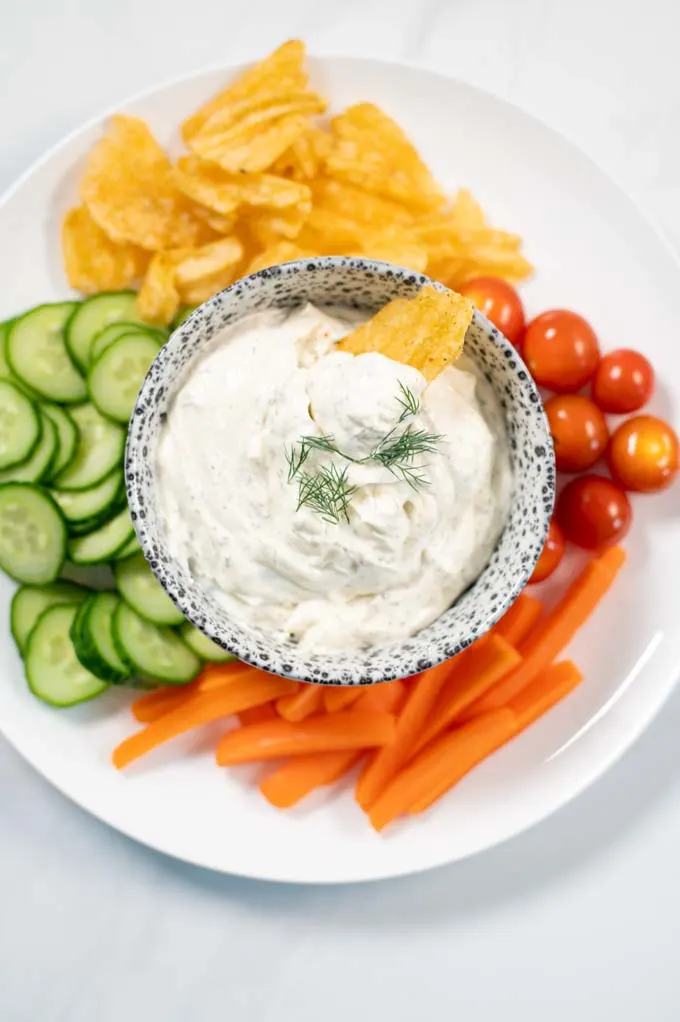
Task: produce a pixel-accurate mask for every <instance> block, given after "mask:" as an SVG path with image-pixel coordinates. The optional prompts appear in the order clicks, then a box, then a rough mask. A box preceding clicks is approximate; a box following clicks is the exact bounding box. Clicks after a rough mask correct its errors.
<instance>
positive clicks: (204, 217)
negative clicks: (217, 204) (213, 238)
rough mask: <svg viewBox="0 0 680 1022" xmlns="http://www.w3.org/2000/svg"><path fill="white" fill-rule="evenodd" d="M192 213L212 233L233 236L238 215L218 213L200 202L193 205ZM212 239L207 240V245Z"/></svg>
mask: <svg viewBox="0 0 680 1022" xmlns="http://www.w3.org/2000/svg"><path fill="white" fill-rule="evenodd" d="M191 212H192V214H193V215H194V216H195V217H196V219H197V220H200V221H201V222H202V223H204V224H205V225H206V227H208V228H209V229H210V230H211V231H213V232H214V233H215V234H218V235H224V234H231V233H232V232H233V230H234V226H235V224H236V214H235V213H232V214H231V215H229V214H228V213H216V212H215V210H214V209H208V207H207V206H202V205H201V204H200V203H199V202H192V203H191ZM209 240H210V239H209V238H206V244H207V243H208V241H209Z"/></svg>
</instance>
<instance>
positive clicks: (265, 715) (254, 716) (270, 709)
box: [238, 702, 276, 727]
mask: <svg viewBox="0 0 680 1022" xmlns="http://www.w3.org/2000/svg"><path fill="white" fill-rule="evenodd" d="M238 719H239V721H240V723H241V724H242V725H243V726H244V727H247V726H248V725H249V724H261V723H262V721H264V720H276V710H275V709H274V704H273V703H271V702H270V703H262V705H261V706H249V707H248V709H247V710H242V711H241V713H239V714H238Z"/></svg>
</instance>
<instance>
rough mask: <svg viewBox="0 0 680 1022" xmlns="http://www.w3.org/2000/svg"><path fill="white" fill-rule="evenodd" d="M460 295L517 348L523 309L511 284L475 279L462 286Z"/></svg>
mask: <svg viewBox="0 0 680 1022" xmlns="http://www.w3.org/2000/svg"><path fill="white" fill-rule="evenodd" d="M460 293H461V294H462V295H466V296H467V297H468V298H469V299H470V300H471V301H472V302H473V304H474V305H476V306H477V308H478V309H479V311H480V312H481V313H482V315H483V316H486V318H487V319H490V320H491V322H492V323H493V325H494V326H496V327H498V329H499V330H500V332H501V333H502V334H503V335H504V336H505V337H507V339H508V340H509V341H510V343H511V344H514V345H515V347H517V345H518V342H519V341H520V339H521V337H522V332H523V330H524V307H523V305H522V300H521V299H520V297H519V295H518V294H517V292H516V291H515V289H514V287H513V286H512V284H508V283H507V281H505V280H501V278H500V277H475V279H474V280H468V282H467V284H463V286H462V287H461V288H460Z"/></svg>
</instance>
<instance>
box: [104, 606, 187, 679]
mask: <svg viewBox="0 0 680 1022" xmlns="http://www.w3.org/2000/svg"><path fill="white" fill-rule="evenodd" d="M113 641H114V643H115V644H116V649H117V650H118V653H119V654H120V656H121V658H122V659H123V660H124V661H125V663H126V664H127V665H128V667H129V668H130V670H131V671H132V672H133V673H138V674H142V675H144V677H146V678H155V679H156V680H158V681H164V682H165V683H166V684H168V685H186V684H187V682H189V681H191V680H192V679H193V678H195V677H196V675H197V674H198V672H199V671H200V669H201V661H200V659H199V657H197V656H196V654H195V653H194V652H193V651H192V650H190V649H189V647H188V646H185V644H184V643H183V642H182V640H181V639H180V638H179V636H178V635H176V634H175V632H173V631H172V629H171V628H165V627H162V626H160V625H154V624H152V623H151V622H150V621H145V620H144V618H143V617H140V616H139V614H136V613H135V611H134V610H133V609H132V607H128V605H127V603H125V602H124V601H121V604H120V606H119V607H118V608H117V610H116V612H115V614H114V615H113Z"/></svg>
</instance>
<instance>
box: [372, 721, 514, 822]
mask: <svg viewBox="0 0 680 1022" xmlns="http://www.w3.org/2000/svg"><path fill="white" fill-rule="evenodd" d="M515 728H516V719H515V715H514V713H512V712H511V711H510V710H495V711H493V712H492V713H488V714H485V715H484V716H482V717H479V718H477V719H476V720H472V721H470V722H469V723H468V724H465V725H464V726H463V727H461V728H458V730H456V731H452V732H451V733H450V734H445V735H443V736H442V737H441V738H439V739H437V740H436V741H435V742H433V743H432V745H430V746H428V747H427V748H426V749H424V750H423V751H422V752H421V753H420V755H419V756H417V757H416V758H415V759H414V760H413V762H412V763H410V764H409V765H408V766H407V767H405V768H404V769H403V770H402V771H401V772H400V773H398V774H397V775H396V777H394V779H393V780H392V782H391V783H390V784H389V785H388V787H387V788H386V789H385V790H384V791H383V793H382V794H381V796H380V798H378V800H377V801H376V802H375V803H374V805H373V806H372V807H371V810H370V812H369V818H370V821H371V823H372V824H373V826H374V827H375V829H376V830H382V829H383V828H384V827H386V826H387V824H388V823H391V822H392V820H394V819H396V817H397V816H401V815H402V813H407V812H409V810H412V811H416V807H418V808H420V807H423V808H424V807H425V806H427V805H429V804H431V802H433V801H435V799H437V798H439V797H440V796H441V795H443V794H444V792H446V791H448V790H449V788H451V787H453V785H454V784H455V783H456V782H457V781H459V780H460V779H461V778H462V777H464V776H465V774H467V773H468V772H469V771H470V770H472V768H473V767H474V766H476V765H477V764H478V763H480V762H481V761H482V760H483V759H486V757H487V756H490V755H491V753H492V752H495V750H496V749H497V748H498V747H499V746H500V745H502V744H503V743H504V742H506V741H507V740H508V739H509V738H511V737H512V735H513V734H514V733H515Z"/></svg>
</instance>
